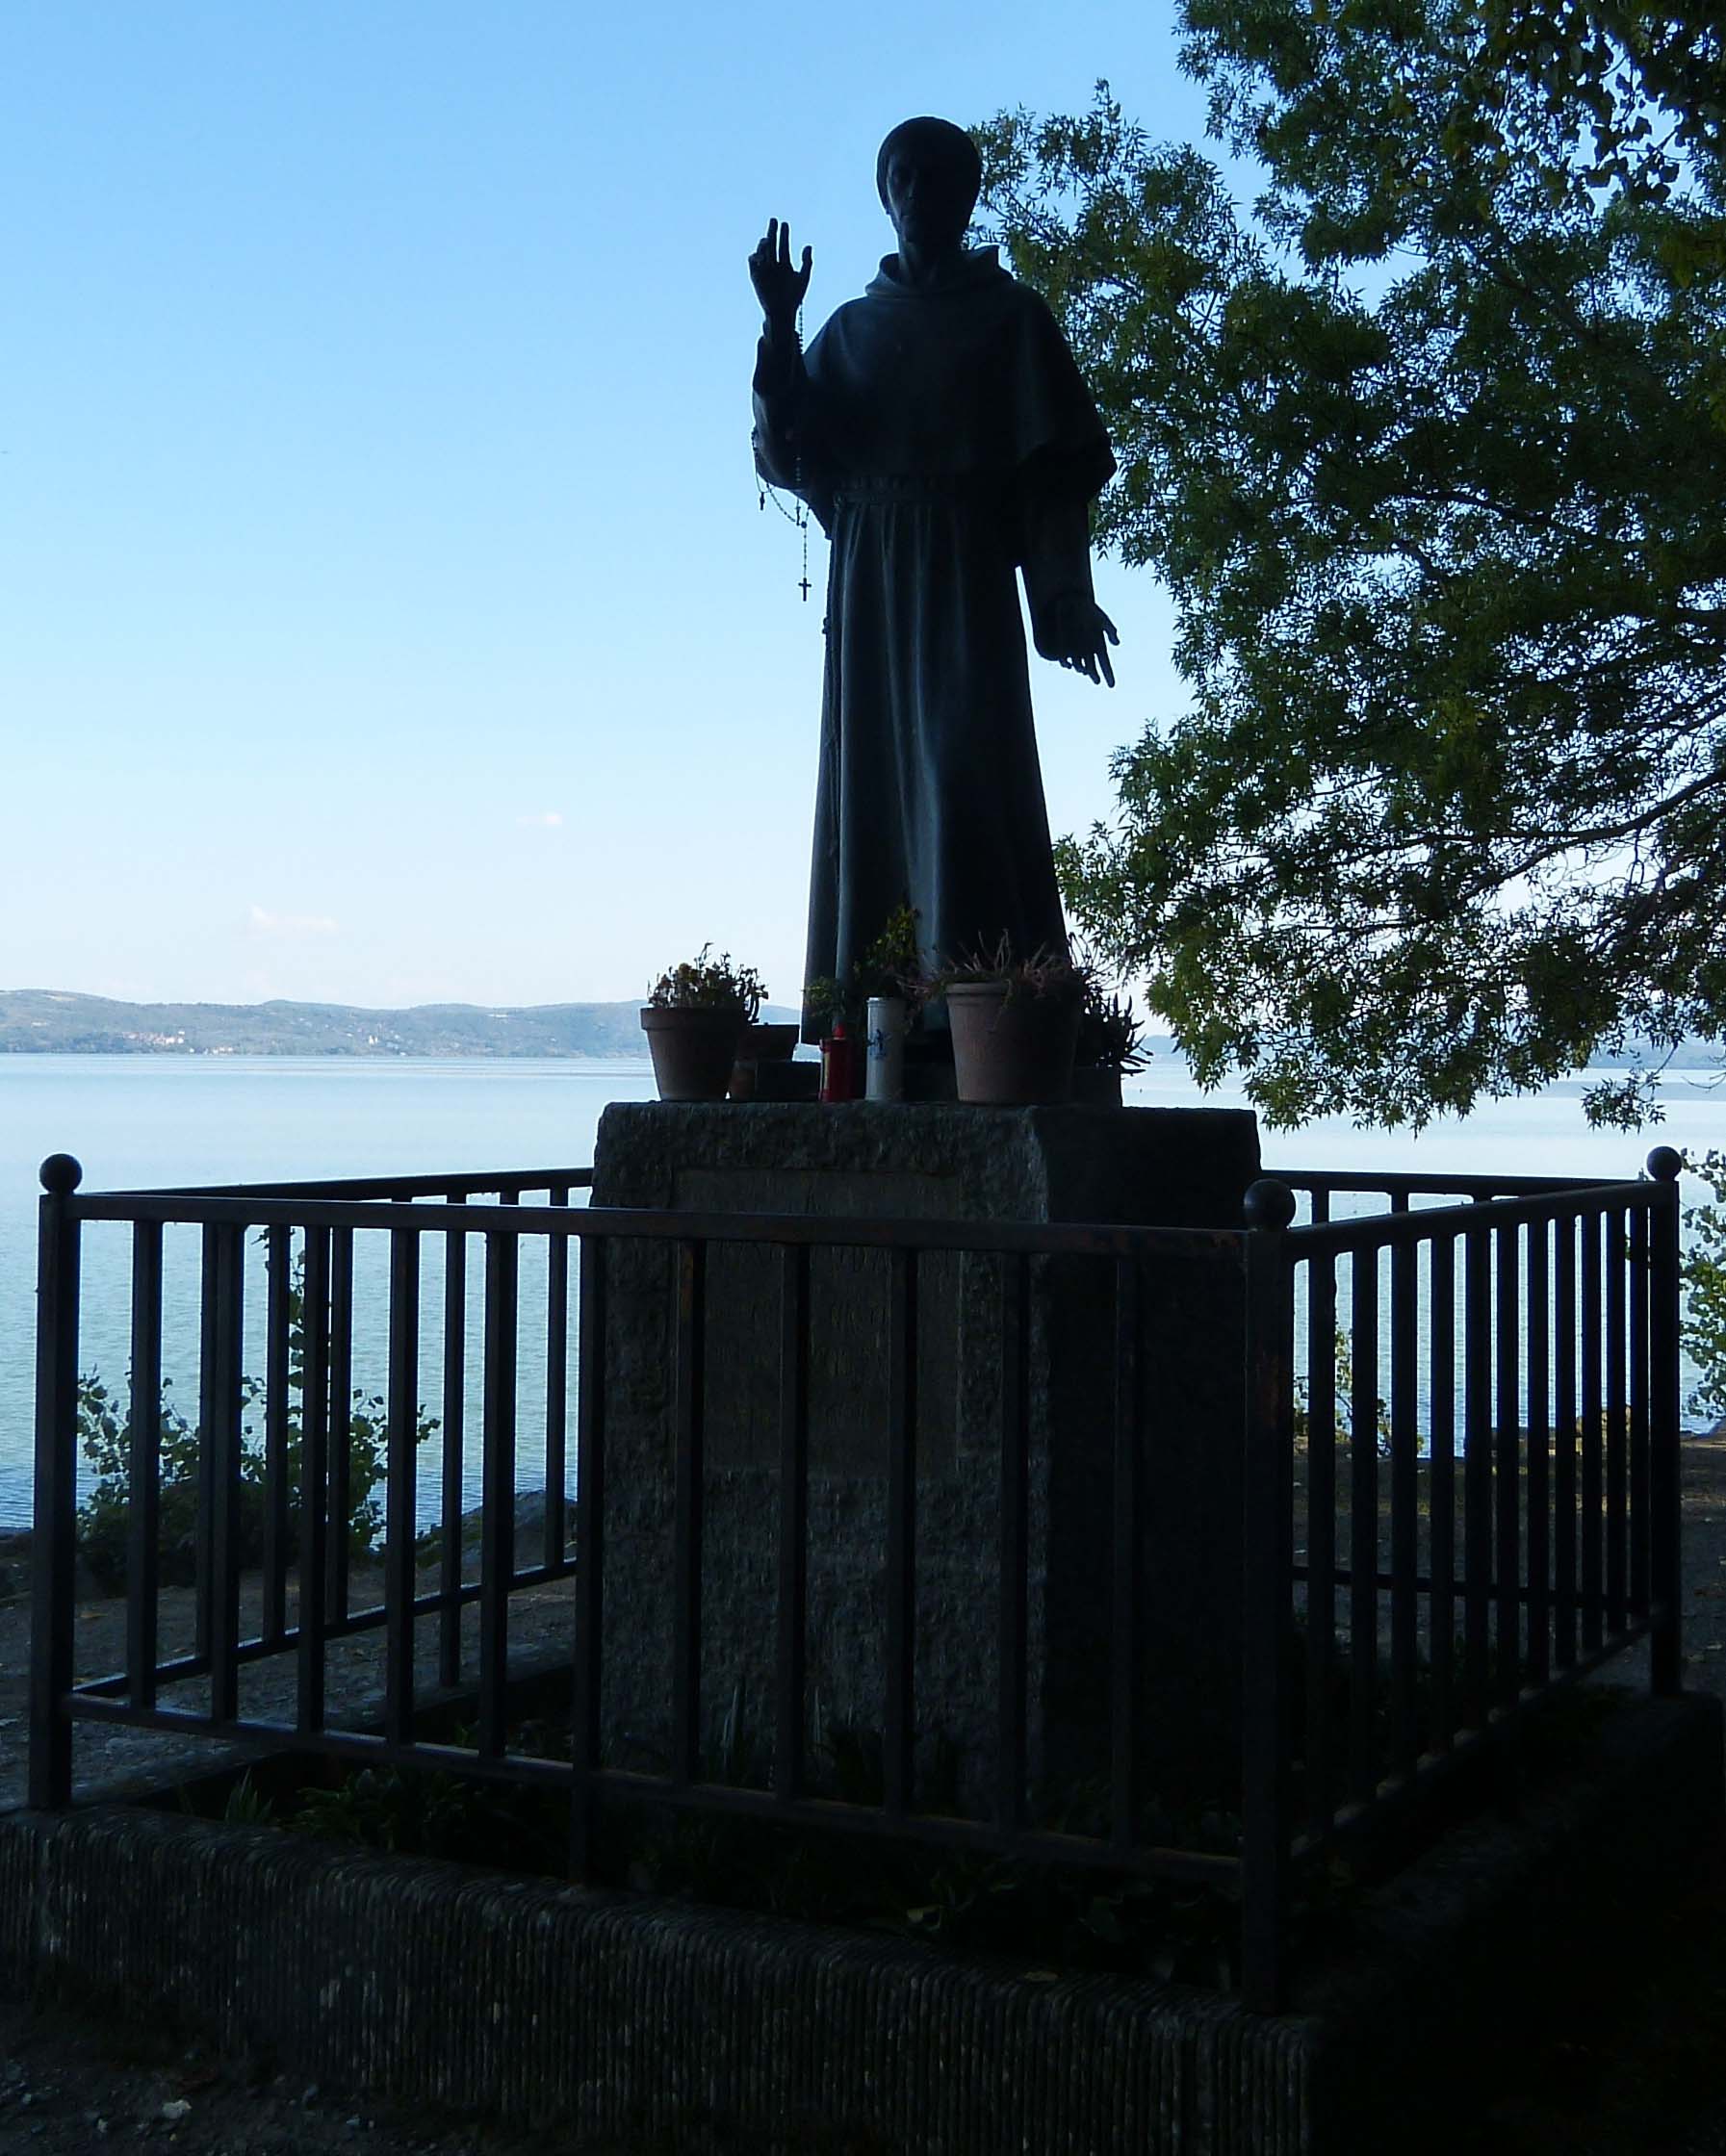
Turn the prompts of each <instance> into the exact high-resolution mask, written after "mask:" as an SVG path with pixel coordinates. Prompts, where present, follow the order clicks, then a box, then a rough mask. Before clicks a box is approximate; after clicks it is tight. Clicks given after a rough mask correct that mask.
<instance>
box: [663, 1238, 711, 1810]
mask: <svg viewBox="0 0 1726 2156" xmlns="http://www.w3.org/2000/svg"><path fill="white" fill-rule="evenodd" d="M707 1270H708V1246H707V1245H706V1244H705V1243H680V1244H679V1245H678V1246H677V1471H676V1489H675V1499H674V1502H675V1511H676V1517H675V1525H674V1529H673V1550H672V1567H673V1574H674V1578H673V1581H672V1632H671V1655H672V1665H671V1695H672V1697H671V1772H672V1776H673V1779H674V1780H675V1781H677V1782H679V1783H682V1784H688V1783H690V1782H693V1781H694V1780H695V1777H696V1774H697V1772H698V1771H699V1768H700V1763H701V1614H702V1612H701V1545H702V1500H703V1497H704V1495H705V1480H706V1463H705V1458H704V1454H705V1450H706V1447H705V1443H704V1439H705V1436H706V1421H707V1401H706V1398H705V1394H706V1380H707V1315H708V1298H707Z"/></svg>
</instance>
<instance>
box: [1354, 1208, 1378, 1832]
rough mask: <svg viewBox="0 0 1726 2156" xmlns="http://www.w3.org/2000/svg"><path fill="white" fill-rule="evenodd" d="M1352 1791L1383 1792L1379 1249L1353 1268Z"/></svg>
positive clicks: (1359, 1256)
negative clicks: (1376, 1701) (1377, 1736)
mask: <svg viewBox="0 0 1726 2156" xmlns="http://www.w3.org/2000/svg"><path fill="white" fill-rule="evenodd" d="M1349 1352H1350V1356H1351V1360H1352V1376H1353V1383H1352V1387H1351V1391H1350V1399H1349V1573H1350V1579H1349V1789H1350V1793H1351V1794H1352V1796H1353V1797H1354V1798H1355V1799H1356V1800H1358V1801H1361V1802H1364V1801H1365V1800H1366V1799H1367V1798H1369V1797H1371V1795H1372V1794H1373V1791H1374V1790H1375V1789H1376V1788H1377V1787H1378V1759H1377V1757H1376V1747H1375V1745H1374V1741H1373V1697H1374V1693H1375V1691H1376V1690H1377V1688H1378V1245H1376V1244H1375V1245H1367V1246H1366V1247H1363V1248H1360V1249H1356V1250H1355V1251H1354V1252H1353V1253H1352V1260H1351V1264H1350V1269H1349Z"/></svg>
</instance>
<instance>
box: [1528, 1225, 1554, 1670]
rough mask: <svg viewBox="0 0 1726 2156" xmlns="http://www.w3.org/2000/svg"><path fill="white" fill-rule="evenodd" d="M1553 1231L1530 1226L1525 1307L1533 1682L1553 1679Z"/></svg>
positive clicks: (1529, 1579)
mask: <svg viewBox="0 0 1726 2156" xmlns="http://www.w3.org/2000/svg"><path fill="white" fill-rule="evenodd" d="M1551 1239H1552V1228H1551V1225H1550V1223H1549V1222H1547V1221H1545V1220H1532V1221H1531V1222H1530V1223H1529V1247H1528V1296H1527V1299H1526V1301H1525V1302H1524V1304H1523V1310H1524V1325H1525V1328H1526V1334H1527V1339H1528V1405H1529V1434H1528V1452H1527V1475H1528V1583H1529V1600H1528V1627H1529V1630H1528V1656H1529V1661H1530V1663H1531V1664H1532V1667H1533V1681H1534V1682H1535V1683H1537V1684H1543V1683H1544V1682H1545V1681H1546V1680H1547V1678H1548V1677H1549V1676H1550V1675H1551V1674H1552V1527H1551V1507H1552V1476H1551V1473H1550V1466H1551V1457H1550V1455H1551V1444H1552V1429H1551V1421H1552V1394H1551V1377H1550V1372H1549V1369H1548V1363H1549V1358H1550V1355H1551V1341H1550V1339H1549V1337H1548V1321H1549V1316H1550V1305H1549V1289H1548V1286H1547V1263H1546V1259H1547V1246H1548V1245H1549V1243H1550V1242H1551Z"/></svg>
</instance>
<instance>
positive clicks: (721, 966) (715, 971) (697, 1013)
mask: <svg viewBox="0 0 1726 2156" xmlns="http://www.w3.org/2000/svg"><path fill="white" fill-rule="evenodd" d="M712 948H713V946H712V945H711V944H710V943H704V944H703V945H702V947H701V949H700V950H699V951H698V952H697V954H696V955H695V957H694V958H693V959H689V960H685V961H684V962H683V964H681V965H674V966H672V967H671V968H670V970H669V971H667V972H665V973H661V974H660V976H659V978H658V979H657V981H656V982H655V983H654V985H653V987H652V988H650V989H649V990H648V997H647V1006H646V1008H645V1010H643V1012H642V1014H641V1029H642V1031H643V1032H644V1033H645V1034H646V1035H647V1045H648V1050H649V1053H650V1054H651V1055H652V1057H653V1059H654V1080H655V1083H656V1084H657V1086H658V1089H659V1098H660V1099H661V1100H723V1099H724V1098H725V1092H726V1088H727V1087H728V1086H729V1085H730V1083H731V1075H732V1065H734V1063H735V1062H736V1059H737V1048H738V1044H739V1042H740V1041H741V1040H742V1038H743V1031H744V1028H745V1027H746V1026H748V1025H750V1024H752V1023H753V1022H754V1019H755V1016H756V1014H757V1012H759V1011H760V1008H761V1002H762V998H763V997H764V996H765V994H766V992H767V991H766V989H765V988H763V987H762V985H761V978H760V974H758V973H757V972H756V971H755V970H754V968H753V967H751V966H747V965H735V964H734V963H732V955H731V953H730V952H729V951H726V952H724V953H722V954H721V956H720V957H718V958H716V959H715V958H709V957H708V953H709V952H710V951H711V950H712Z"/></svg>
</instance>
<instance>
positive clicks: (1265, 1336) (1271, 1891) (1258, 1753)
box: [1241, 1176, 1295, 2014]
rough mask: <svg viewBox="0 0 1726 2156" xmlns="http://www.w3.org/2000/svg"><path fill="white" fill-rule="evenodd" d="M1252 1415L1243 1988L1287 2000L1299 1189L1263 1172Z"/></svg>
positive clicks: (1250, 1364) (1252, 1197)
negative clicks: (1288, 1235) (1291, 1248)
mask: <svg viewBox="0 0 1726 2156" xmlns="http://www.w3.org/2000/svg"><path fill="white" fill-rule="evenodd" d="M1245 1211H1246V1220H1247V1228H1248V1233H1247V1236H1246V1251H1245V1255H1246V1269H1247V1325H1246V1343H1245V1347H1246V1358H1247V1415H1246V1425H1245V1428H1244V1430H1243V1433H1242V1437H1243V1443H1244V1445H1245V1448H1246V1458H1245V1463H1244V1465H1245V1474H1244V1477H1243V1480H1244V1483H1245V1489H1246V1506H1245V1512H1246V1516H1245V1520H1244V1523H1243V1527H1244V1532H1243V1538H1242V1539H1243V1548H1244V1558H1243V1566H1242V1571H1243V1579H1242V1594H1243V1598H1244V1608H1243V1616H1244V1625H1243V1634H1244V1639H1245V1653H1246V1670H1245V1672H1244V1682H1243V1685H1242V1731H1241V1790H1242V1796H1241V1995H1242V1999H1243V2001H1244V2002H1245V2004H1246V2005H1247V2006H1248V2007H1249V2009H1251V2011H1252V2012H1254V2013H1256V2014H1275V2012H1276V2011H1277V2009H1278V2008H1279V2007H1280V2006H1281V2004H1282V1995H1283V1986H1284V1979H1285V1974H1286V1971H1285V1967H1284V1961H1285V1955H1286V1949H1287V1925H1288V1890H1289V1838H1290V1806H1289V1788H1290V1765H1291V1762H1290V1758H1289V1714H1288V1695H1287V1686H1286V1683H1285V1681H1284V1674H1283V1665H1284V1652H1283V1650H1284V1641H1285V1634H1286V1632H1287V1629H1288V1625H1289V1619H1290V1613H1291V1604H1292V1566H1293V1553H1292V1550H1291V1548H1290V1542H1291V1535H1292V1521H1293V1474H1294V1461H1293V1436H1294V1412H1293V1410H1294V1290H1293V1278H1292V1271H1293V1269H1292V1267H1291V1264H1290V1261H1289V1256H1288V1245H1287V1244H1286V1243H1285V1242H1284V1240H1283V1232H1282V1231H1283V1230H1284V1229H1285V1228H1286V1227H1287V1226H1288V1224H1289V1222H1290V1221H1291V1220H1292V1219H1294V1217H1295V1194H1294V1193H1293V1192H1292V1191H1291V1190H1290V1189H1289V1188H1288V1186H1287V1185H1286V1184H1284V1183H1278V1182H1275V1181H1274V1180H1273V1179H1272V1178H1270V1177H1268V1176H1267V1177H1262V1178H1261V1179H1260V1180H1259V1181H1258V1182H1256V1183H1254V1184H1253V1185H1252V1187H1251V1189H1250V1190H1249V1192H1248V1193H1247V1199H1246V1208H1245Z"/></svg>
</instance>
